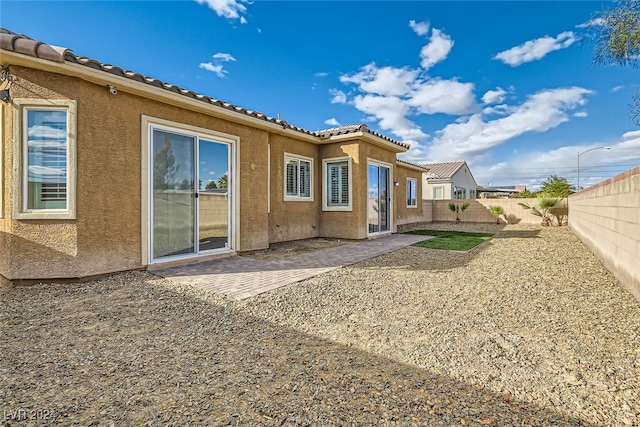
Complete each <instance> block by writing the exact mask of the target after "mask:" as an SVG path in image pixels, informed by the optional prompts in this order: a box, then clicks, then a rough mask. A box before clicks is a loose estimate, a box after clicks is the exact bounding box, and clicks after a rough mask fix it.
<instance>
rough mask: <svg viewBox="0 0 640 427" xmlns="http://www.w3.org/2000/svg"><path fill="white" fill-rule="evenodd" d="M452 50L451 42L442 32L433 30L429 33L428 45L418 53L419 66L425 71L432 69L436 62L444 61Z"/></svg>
mask: <svg viewBox="0 0 640 427" xmlns="http://www.w3.org/2000/svg"><path fill="white" fill-rule="evenodd" d="M452 48H453V40H452V39H451V37H450V36H449V35H447V34H445V33H443V32H442V31H440V30H438V29H436V28H434V29H433V30H432V31H431V38H430V39H429V43H428V44H427V45H425V46H423V47H422V50H421V51H420V58H422V60H421V61H420V65H421V66H422V68H424V69H425V70H428V69H429V68H431V67H433V66H434V65H435V64H437V63H438V62H441V61H444V59H445V58H446V57H447V56H448V55H449V52H451V49H452Z"/></svg>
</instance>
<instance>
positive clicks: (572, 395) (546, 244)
mask: <svg viewBox="0 0 640 427" xmlns="http://www.w3.org/2000/svg"><path fill="white" fill-rule="evenodd" d="M429 227H431V228H435V227H452V226H451V225H438V224H435V225H434V224H429ZM453 227H456V228H458V229H464V228H468V227H471V228H472V229H474V230H481V229H489V230H499V228H496V227H495V226H493V225H491V224H484V225H483V224H476V225H471V226H465V225H457V226H456V225H453ZM0 332H1V334H0V397H1V402H2V404H1V407H2V410H3V412H2V413H1V414H0V415H2V416H3V418H2V419H3V422H2V425H53V424H57V425H114V426H120V425H122V426H131V425H150V426H151V425H154V426H155V425H159V426H167V425H234V424H235V425H318V426H324V425H363V426H364V425H438V426H440V425H442V426H445V425H446V426H450V425H493V426H504V425H509V426H528V425H535V426H537V425H549V426H551V425H570V426H574V425H586V426H591V425H593V426H632V425H640V403H638V402H639V401H640V399H639V396H640V303H639V302H638V301H636V300H634V299H633V297H632V296H631V295H630V294H629V293H627V292H626V291H625V290H624V289H622V287H621V286H620V284H619V283H618V282H617V280H616V279H615V278H614V277H613V276H612V275H611V274H610V273H608V272H607V271H606V270H605V269H604V268H603V267H602V265H601V264H600V263H599V262H598V261H597V260H596V259H595V258H594V257H593V256H592V255H591V253H590V252H589V251H588V250H587V249H586V248H585V247H584V246H583V245H582V244H581V243H580V242H579V241H578V240H577V239H576V238H575V237H574V236H573V235H572V234H571V232H570V230H569V229H568V228H566V227H554V228H538V227H527V226H508V227H507V228H505V229H504V230H502V231H499V233H498V234H497V235H496V237H495V238H494V239H493V240H491V241H489V242H487V243H485V244H483V245H481V246H480V247H478V248H476V249H474V250H472V251H470V252H468V253H456V252H447V251H438V250H432V249H424V248H416V247H409V248H406V249H402V250H399V251H396V252H395V253H392V254H388V255H384V256H381V257H378V258H374V259H371V260H368V261H366V262H362V263H359V264H356V265H354V266H351V267H348V268H343V269H338V270H334V271H332V272H329V273H326V274H323V275H321V276H318V277H315V278H313V279H309V280H306V281H303V282H299V283H296V284H293V285H289V286H285V287H283V288H280V289H278V290H275V291H272V292H269V293H267V294H264V295H261V296H258V297H255V298H251V299H249V300H245V301H241V302H231V301H227V300H225V299H223V298H221V297H219V296H216V295H211V294H207V293H204V292H200V291H196V290H194V289H192V288H187V287H181V286H177V285H175V284H174V283H173V282H169V281H166V280H163V279H158V278H157V277H155V276H152V275H150V274H147V273H140V272H131V273H125V274H119V275H116V276H113V277H110V278H105V279H102V280H98V281H95V282H90V283H85V284H67V285H51V284H43V285H36V286H32V287H19V288H10V289H6V288H5V289H1V290H0ZM24 418H29V419H30V420H28V421H25V420H24Z"/></svg>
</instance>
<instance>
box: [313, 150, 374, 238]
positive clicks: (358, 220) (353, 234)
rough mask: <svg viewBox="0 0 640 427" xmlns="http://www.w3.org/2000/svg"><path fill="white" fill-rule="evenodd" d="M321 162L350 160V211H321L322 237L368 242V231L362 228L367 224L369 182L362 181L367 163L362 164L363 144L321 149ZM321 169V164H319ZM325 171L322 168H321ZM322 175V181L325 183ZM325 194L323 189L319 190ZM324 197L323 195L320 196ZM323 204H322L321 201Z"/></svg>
mask: <svg viewBox="0 0 640 427" xmlns="http://www.w3.org/2000/svg"><path fill="white" fill-rule="evenodd" d="M319 153H320V158H321V159H331V158H336V157H351V168H352V169H351V211H330V210H322V212H321V213H320V236H322V237H329V238H343V239H365V238H366V237H367V230H366V228H365V227H363V226H362V224H363V223H364V222H365V221H366V218H365V216H364V215H365V214H366V204H365V202H366V194H363V189H365V188H366V187H367V181H366V178H364V180H363V176H364V175H363V173H362V169H363V168H365V169H366V167H367V166H366V159H365V160H364V162H363V161H362V156H361V150H360V143H357V142H341V143H334V144H327V145H321V146H320V147H319ZM320 164H321V165H322V160H321V161H320ZM321 167H322V166H321ZM322 179H323V177H322V171H321V173H320V180H322ZM320 189H321V191H322V185H321V186H320ZM320 197H322V195H320ZM321 201H322V200H321Z"/></svg>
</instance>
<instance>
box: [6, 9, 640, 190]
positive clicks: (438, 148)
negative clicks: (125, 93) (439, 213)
mask: <svg viewBox="0 0 640 427" xmlns="http://www.w3.org/2000/svg"><path fill="white" fill-rule="evenodd" d="M611 5H612V3H609V2H600V1H585V2H579V1H553V2H542V1H530V2H528V1H496V2H483V1H471V2H461V1H446V2H445V1H442V2H436V1H408V2H390V1H373V2H365V1H352V2H343V1H321V2H313V1H262V0H256V1H253V2H242V1H237V0H197V1H191V0H184V1H114V2H93V1H72V2H62V1H39V2H38V1H25V0H20V1H14V0H2V3H1V4H0V13H1V14H0V24H1V25H2V26H3V27H6V28H8V29H10V30H12V31H14V32H18V33H23V34H26V35H28V36H30V37H32V38H35V39H38V40H42V41H44V42H46V43H49V44H53V45H57V46H63V47H67V48H70V49H72V50H73V51H74V52H75V53H76V54H77V55H81V56H87V57H91V58H94V59H97V60H99V61H102V62H105V63H110V64H113V65H117V66H119V67H122V68H125V69H129V70H133V71H136V72H140V73H142V74H145V75H148V76H152V77H155V78H159V79H161V80H164V81H166V82H168V83H173V84H176V85H179V86H181V87H183V88H186V89H191V90H195V91H196V92H199V93H202V94H205V95H209V96H211V97H213V98H217V99H221V100H224V101H226V102H230V103H233V104H236V105H239V106H242V107H245V108H248V109H251V110H257V111H261V112H263V113H265V114H268V115H270V116H273V117H276V116H278V114H280V116H281V117H282V118H283V119H284V120H287V121H288V122H289V123H291V124H294V125H296V126H300V127H303V128H306V129H309V130H319V129H325V128H330V127H334V126H338V125H344V124H352V123H366V124H367V125H368V126H369V128H370V129H373V130H375V131H379V132H381V133H382V134H384V135H387V136H389V137H392V138H395V139H397V140H400V141H404V142H407V143H410V144H411V146H412V147H411V150H409V152H407V153H406V154H404V155H401V156H400V157H401V158H404V159H406V160H410V161H414V162H418V163H431V162H441V161H454V160H466V161H467V162H468V163H469V164H470V166H471V170H472V172H473V174H474V176H475V178H476V181H477V182H478V184H480V185H488V184H489V183H491V184H492V185H516V184H525V185H527V186H528V187H530V188H535V186H536V185H538V184H539V183H540V182H541V181H542V180H544V179H545V178H546V177H548V176H549V175H551V174H558V175H560V176H564V177H566V178H567V179H569V181H570V182H571V183H572V184H575V180H576V166H577V154H578V153H579V152H584V151H585V150H588V149H590V148H595V147H601V146H611V147H612V149H611V150H594V151H593V152H589V153H586V154H584V155H583V156H581V159H580V163H581V169H580V176H581V183H582V185H583V186H586V185H591V184H595V183H597V182H599V181H601V180H603V179H606V178H609V177H611V176H614V175H616V174H618V173H621V172H623V171H625V170H628V169H630V168H632V167H635V166H638V165H640V128H638V127H637V126H635V125H634V124H633V123H632V122H631V121H630V119H629V117H628V111H629V110H628V105H629V104H630V103H631V102H632V96H633V94H634V93H635V92H636V91H637V90H638V88H639V86H638V85H639V84H640V79H639V78H638V77H639V73H640V71H639V70H637V69H635V70H634V69H632V68H631V67H629V68H622V67H605V66H596V65H593V63H592V46H591V45H590V44H589V43H585V42H584V41H583V38H584V35H585V31H586V30H585V28H584V24H585V23H587V22H589V20H590V19H591V18H592V17H593V14H594V13H595V12H597V11H600V10H602V9H603V7H609V6H611Z"/></svg>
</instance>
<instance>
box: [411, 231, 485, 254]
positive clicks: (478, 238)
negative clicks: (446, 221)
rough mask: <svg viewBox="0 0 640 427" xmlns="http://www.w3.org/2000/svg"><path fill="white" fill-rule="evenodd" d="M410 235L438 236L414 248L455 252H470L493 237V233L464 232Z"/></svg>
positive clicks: (423, 232) (417, 232) (421, 232)
mask: <svg viewBox="0 0 640 427" xmlns="http://www.w3.org/2000/svg"><path fill="white" fill-rule="evenodd" d="M408 234H418V235H421V236H436V238H435V239H431V240H426V241H424V242H418V243H416V244H415V245H414V246H419V247H421V248H432V249H448V250H454V251H468V250H469V249H472V248H475V247H476V246H478V245H479V244H480V243H482V242H484V241H485V240H489V239H490V238H491V237H493V233H467V232H464V231H442V230H415V231H410V232H409V233H408Z"/></svg>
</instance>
